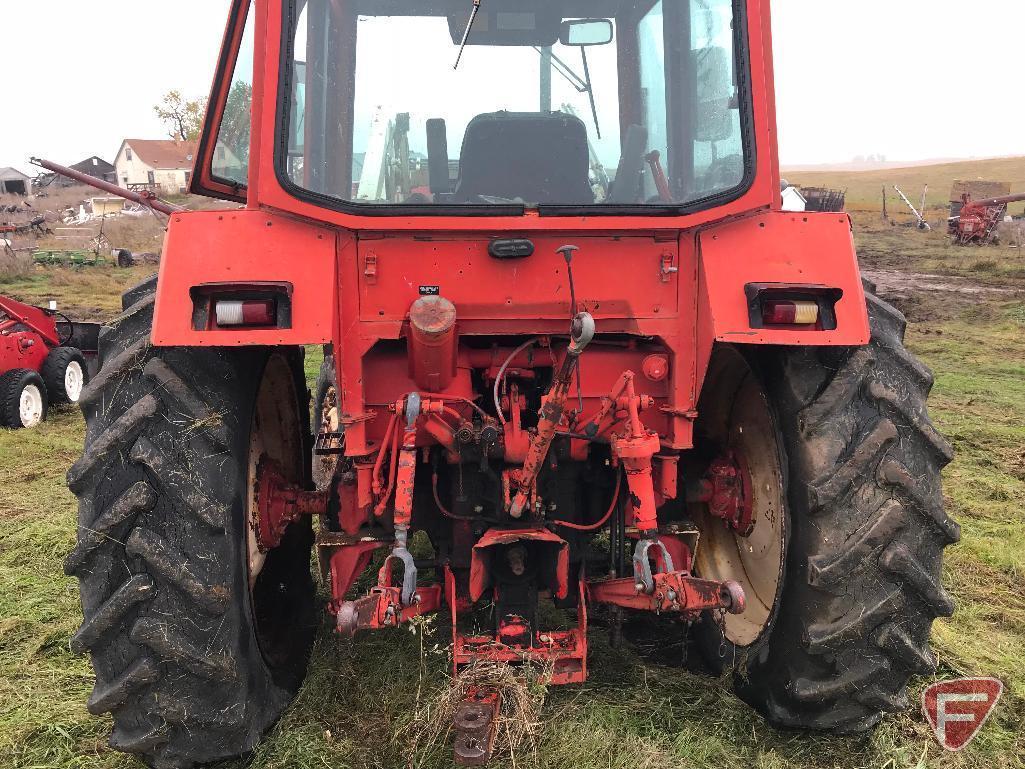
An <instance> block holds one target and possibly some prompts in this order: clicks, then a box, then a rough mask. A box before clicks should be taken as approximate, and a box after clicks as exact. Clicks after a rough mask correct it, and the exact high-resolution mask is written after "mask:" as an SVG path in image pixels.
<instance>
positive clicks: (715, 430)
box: [694, 353, 787, 646]
mask: <svg viewBox="0 0 1025 769" xmlns="http://www.w3.org/2000/svg"><path fill="white" fill-rule="evenodd" d="M721 376H723V377H724V378H723V379H722V380H720V381H719V385H720V386H716V387H715V388H714V389H713V390H712V391H713V392H718V393H722V394H723V397H728V398H730V399H731V400H730V402H729V403H724V404H721V407H720V408H719V409H718V413H717V414H716V409H714V408H713V410H712V411H713V414H716V416H717V417H718V418H717V419H716V420H715V423H714V424H713V425H712V426H711V427H712V429H711V430H709V435H708V437H709V438H710V439H711V440H712V442H713V444H714V445H715V446H716V448H717V449H718V450H719V451H722V452H726V451H732V452H734V453H735V454H736V455H737V456H739V457H741V458H742V459H743V465H744V466H745V469H746V472H747V474H748V476H749V480H750V490H751V497H752V498H751V505H752V510H753V523H754V528H753V529H752V531H751V533H750V535H749V536H746V537H744V536H740V535H739V534H737V533H735V532H734V531H733V530H732V529H730V528H729V527H728V526H727V525H726V524H725V523H724V522H723V521H722V520H721V519H719V518H715V517H713V516H711V515H710V514H709V513H708V511H707V508H705V507H704V506H701V508H700V509H696V510H695V511H694V519H695V522H696V523H697V524H698V528H699V529H700V530H701V535H702V536H701V542H700V544H699V546H698V551H697V557H696V559H695V560H696V567H697V570H698V573H699V574H701V575H702V576H703V577H706V578H707V579H716V580H726V579H732V580H735V581H737V582H738V583H740V585H741V587H742V588H743V589H744V594H745V596H746V599H747V609H746V610H745V611H744V613H743V614H738V615H733V614H727V615H726V616H725V617H724V627H723V631H724V634H725V636H726V638H727V639H728V640H729V641H731V642H732V643H733V644H735V645H737V646H750V645H751V644H752V643H754V642H755V641H756V640H758V638H759V637H761V635H762V633H764V632H765V630H766V629H767V628H768V627H769V625H770V624H771V621H772V618H773V616H774V613H775V611H774V610H775V608H776V604H777V603H778V601H779V596H780V592H781V588H782V584H783V570H784V559H785V544H786V534H787V532H786V520H787V519H786V502H785V496H784V489H783V470H782V456H783V455H782V452H781V450H780V437H779V433H778V429H777V427H776V423H775V420H774V418H773V414H772V410H771V408H770V405H769V400H768V397H767V396H766V394H765V391H764V390H763V389H762V386H761V384H760V382H759V381H758V379H757V378H756V377H755V376H754V374H753V373H752V372H751V369H750V367H749V366H748V365H747V362H746V361H745V360H744V359H743V358H742V357H741V356H740V355H739V354H736V353H733V354H732V355H731V359H730V360H729V362H728V364H727V368H726V370H725V371H724V372H722V374H721Z"/></svg>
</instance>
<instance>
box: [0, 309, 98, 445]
mask: <svg viewBox="0 0 1025 769" xmlns="http://www.w3.org/2000/svg"><path fill="white" fill-rule="evenodd" d="M62 317H63V316H61V315H59V313H57V311H56V310H49V309H43V308H41V307H33V306H32V305H28V304H24V303H22V302H18V301H16V300H14V299H11V298H10V297H5V296H0V427H7V428H14V429H17V428H22V427H35V426H36V425H38V424H39V423H40V422H42V421H43V420H44V419H45V418H46V412H47V410H48V408H49V407H50V406H51V405H55V404H58V403H77V402H78V399H79V397H80V396H81V394H82V388H83V387H84V386H85V384H86V383H87V382H88V381H89V372H90V365H89V362H88V361H87V353H86V352H83V350H82V349H81V347H82V346H84V347H85V348H86V350H87V351H93V352H94V351H95V349H96V344H97V336H98V332H99V327H98V326H95V325H94V324H81V323H77V324H76V323H72V322H71V321H70V320H67V319H66V318H64V319H63V320H59V318H62Z"/></svg>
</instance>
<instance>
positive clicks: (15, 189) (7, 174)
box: [0, 168, 32, 195]
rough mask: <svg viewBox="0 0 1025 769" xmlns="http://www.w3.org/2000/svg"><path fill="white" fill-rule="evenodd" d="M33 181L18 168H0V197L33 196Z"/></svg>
mask: <svg viewBox="0 0 1025 769" xmlns="http://www.w3.org/2000/svg"><path fill="white" fill-rule="evenodd" d="M31 194H32V179H31V178H30V177H28V176H26V175H25V174H23V173H22V172H21V171H19V170H18V169H17V168H0V195H31Z"/></svg>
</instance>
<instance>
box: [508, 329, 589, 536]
mask: <svg viewBox="0 0 1025 769" xmlns="http://www.w3.org/2000/svg"><path fill="white" fill-rule="evenodd" d="M593 338H594V318H592V317H591V315H590V314H589V313H586V312H582V313H580V314H578V315H577V316H576V318H574V319H573V331H572V338H571V339H570V343H569V349H567V350H566V357H565V359H564V360H563V361H562V367H561V368H560V369H559V373H558V374H557V375H556V377H555V382H554V383H553V384H552V389H551V390H550V391H549V392H548V395H546V396H545V398H544V401H543V403H542V405H541V414H540V416H541V418H540V420H538V423H537V432H536V433H535V434H534V437H533V438H531V441H530V448H529V449H527V458H526V460H525V461H524V463H523V470H522V471H521V473H520V477H519V490H518V491H517V492H516V496H515V497H514V498H513V500H512V504H511V505H510V507H509V514H510V515H511V516H512V517H513V518H520V517H521V516H522V515H523V512H524V510H525V509H526V507H527V500H528V498H529V497H530V492H531V489H532V488H533V487H534V482H535V481H536V480H537V475H538V473H540V472H541V468H542V467H543V466H544V463H545V458H546V457H547V456H548V449H550V448H551V446H552V439H553V438H555V431H556V429H557V428H558V426H559V423H560V422H561V421H562V413H563V409H564V408H565V406H566V396H567V395H568V394H569V387H570V384H571V382H572V380H573V372H575V371H576V370H577V364H578V363H579V362H580V355H581V353H583V351H584V348H586V347H587V345H588V344H589V343H590V342H591V339H593Z"/></svg>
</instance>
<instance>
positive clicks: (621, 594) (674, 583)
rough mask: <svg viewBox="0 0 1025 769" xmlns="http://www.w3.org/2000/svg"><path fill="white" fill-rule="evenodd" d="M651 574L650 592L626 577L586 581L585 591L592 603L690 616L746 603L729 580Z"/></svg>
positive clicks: (731, 609)
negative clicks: (653, 583) (652, 578)
mask: <svg viewBox="0 0 1025 769" xmlns="http://www.w3.org/2000/svg"><path fill="white" fill-rule="evenodd" d="M653 577H654V581H655V589H654V590H653V591H652V592H651V593H646V592H644V586H643V585H642V584H640V583H639V582H637V581H636V580H634V579H633V578H630V577H626V578H624V579H610V580H606V581H605V582H590V583H588V585H587V594H588V597H589V598H590V599H591V600H592V601H594V602H596V603H608V604H612V605H614V606H622V607H623V608H625V609H640V610H642V611H653V612H655V613H656V614H658V613H662V612H677V613H683V614H686V615H688V616H691V615H697V614H699V613H700V612H702V611H705V610H706V609H725V610H726V611H728V612H729V613H730V614H741V613H742V612H743V611H744V608H745V606H746V600H745V597H744V589H743V588H742V587H741V586H740V585H739V584H737V583H736V582H734V581H733V580H726V581H725V582H713V581H712V580H707V579H698V578H697V577H692V576H690V575H689V574H687V573H686V572H682V571H671V572H662V573H659V574H655V575H653Z"/></svg>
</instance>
